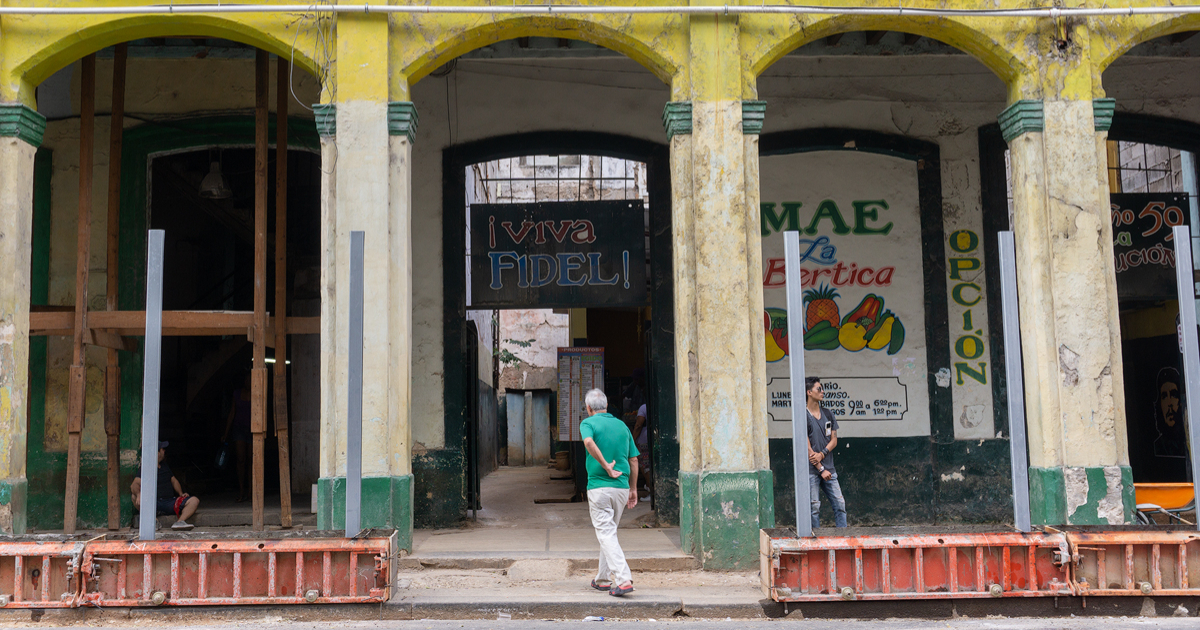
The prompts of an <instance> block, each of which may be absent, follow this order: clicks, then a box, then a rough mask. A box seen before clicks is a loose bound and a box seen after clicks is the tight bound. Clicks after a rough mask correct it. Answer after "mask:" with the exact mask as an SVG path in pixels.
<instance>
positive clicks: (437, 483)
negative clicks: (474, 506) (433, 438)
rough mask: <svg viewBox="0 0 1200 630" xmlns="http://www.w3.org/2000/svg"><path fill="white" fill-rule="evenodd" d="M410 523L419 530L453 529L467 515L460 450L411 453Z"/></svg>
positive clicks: (465, 481) (464, 476) (465, 486)
mask: <svg viewBox="0 0 1200 630" xmlns="http://www.w3.org/2000/svg"><path fill="white" fill-rule="evenodd" d="M412 466H413V477H414V479H415V488H414V490H413V523H414V525H415V526H416V527H419V528H421V529H440V528H445V527H454V526H456V525H458V524H459V523H460V521H461V520H462V519H463V518H464V517H465V516H466V513H467V507H468V502H467V478H466V475H465V474H464V473H465V471H466V460H465V459H464V457H463V451H462V450H461V448H460V449H457V450H451V449H436V450H428V451H425V452H423V453H420V454H418V453H413V462H412Z"/></svg>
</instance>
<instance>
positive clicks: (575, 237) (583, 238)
mask: <svg viewBox="0 0 1200 630" xmlns="http://www.w3.org/2000/svg"><path fill="white" fill-rule="evenodd" d="M571 240H572V241H575V242H576V243H579V244H583V243H594V242H596V228H595V227H593V226H592V222H591V221H576V222H575V231H574V232H573V233H572V234H571Z"/></svg>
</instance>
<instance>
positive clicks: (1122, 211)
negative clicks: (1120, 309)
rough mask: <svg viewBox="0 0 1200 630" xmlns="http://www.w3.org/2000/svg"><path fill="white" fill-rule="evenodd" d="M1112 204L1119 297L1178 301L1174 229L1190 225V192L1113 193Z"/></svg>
mask: <svg viewBox="0 0 1200 630" xmlns="http://www.w3.org/2000/svg"><path fill="white" fill-rule="evenodd" d="M1109 203H1110V208H1111V217H1112V231H1113V257H1114V262H1115V263H1116V269H1117V298H1118V299H1121V300H1129V299H1133V300H1174V299H1176V293H1177V290H1176V288H1175V244H1174V242H1173V241H1172V239H1171V228H1172V227H1175V226H1176V225H1186V224H1187V223H1188V216H1189V215H1188V212H1189V206H1188V196H1187V193H1113V194H1111V195H1109Z"/></svg>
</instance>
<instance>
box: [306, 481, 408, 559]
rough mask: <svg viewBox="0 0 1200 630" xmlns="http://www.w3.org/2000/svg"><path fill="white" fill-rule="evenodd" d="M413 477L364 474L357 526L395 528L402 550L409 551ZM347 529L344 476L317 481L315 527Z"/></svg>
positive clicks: (364, 527)
mask: <svg viewBox="0 0 1200 630" xmlns="http://www.w3.org/2000/svg"><path fill="white" fill-rule="evenodd" d="M412 498H413V477H412V475H403V476H400V477H363V479H362V513H361V516H360V523H359V524H360V526H361V527H362V528H363V529H366V528H368V527H379V528H384V529H394V530H396V535H397V544H398V545H399V546H400V548H401V549H405V550H407V551H409V552H411V551H412V531H413V520H412V515H413V511H412ZM345 528H346V478H345V477H322V478H320V479H318V480H317V529H322V530H331V529H332V530H337V529H345Z"/></svg>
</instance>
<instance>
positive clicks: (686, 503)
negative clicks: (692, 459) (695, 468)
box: [679, 470, 701, 556]
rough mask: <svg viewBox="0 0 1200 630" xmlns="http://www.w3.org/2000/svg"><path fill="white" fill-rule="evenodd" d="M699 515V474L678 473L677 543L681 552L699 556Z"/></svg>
mask: <svg viewBox="0 0 1200 630" xmlns="http://www.w3.org/2000/svg"><path fill="white" fill-rule="evenodd" d="M699 513H700V473H696V472H687V471H683V470H681V471H679V541H680V543H681V545H682V547H683V552H684V553H686V554H688V555H691V556H697V555H699V553H698V549H699V545H700V541H701V536H700V528H699V520H698V518H699V517H698V516H697V515H698V514H699Z"/></svg>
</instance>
